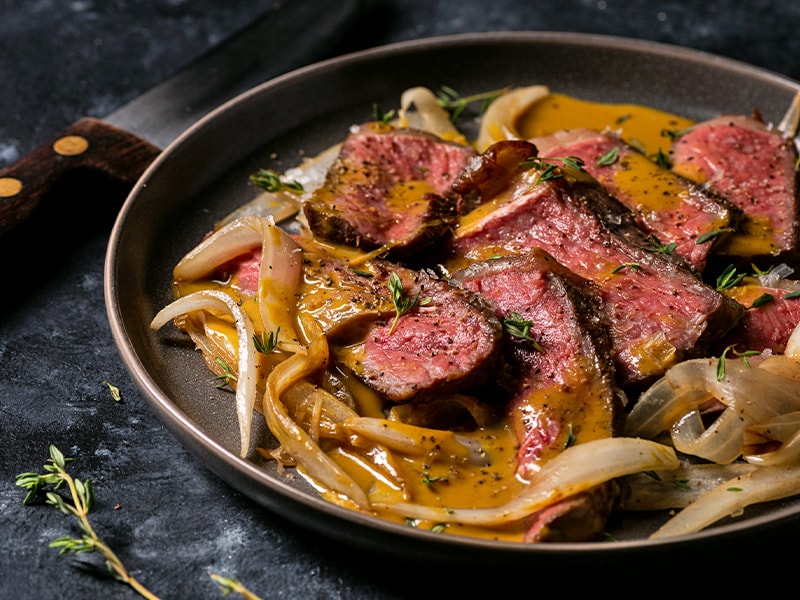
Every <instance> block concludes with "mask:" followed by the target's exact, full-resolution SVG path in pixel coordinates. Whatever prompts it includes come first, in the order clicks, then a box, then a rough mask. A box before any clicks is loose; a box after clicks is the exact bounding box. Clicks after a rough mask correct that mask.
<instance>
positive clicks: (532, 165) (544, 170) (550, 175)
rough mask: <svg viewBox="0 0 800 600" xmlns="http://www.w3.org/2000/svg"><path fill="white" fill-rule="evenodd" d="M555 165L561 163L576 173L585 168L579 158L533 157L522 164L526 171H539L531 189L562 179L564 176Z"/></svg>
mask: <svg viewBox="0 0 800 600" xmlns="http://www.w3.org/2000/svg"><path fill="white" fill-rule="evenodd" d="M555 163H561V164H562V165H563V166H565V167H568V168H570V169H574V170H576V171H580V170H582V169H583V167H584V164H585V163H584V162H583V159H581V158H578V157H577V156H552V157H549V156H548V157H546V158H544V157H538V156H531V157H530V158H528V159H527V160H525V161H523V162H521V163H520V167H522V168H524V169H536V170H537V171H539V173H538V175H537V177H536V180H535V181H534V182H533V185H532V186H531V187H535V186H536V185H538V184H540V183H542V182H544V181H550V180H553V179H560V178H561V177H563V176H564V174H563V173H562V171H561V169H560V168H559V166H558V165H557V164H555Z"/></svg>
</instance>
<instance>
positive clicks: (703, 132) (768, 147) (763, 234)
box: [670, 116, 798, 257]
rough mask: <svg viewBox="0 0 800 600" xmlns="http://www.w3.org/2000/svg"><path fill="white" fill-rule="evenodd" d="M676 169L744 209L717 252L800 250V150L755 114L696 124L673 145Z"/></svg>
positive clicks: (745, 253)
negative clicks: (799, 152)
mask: <svg viewBox="0 0 800 600" xmlns="http://www.w3.org/2000/svg"><path fill="white" fill-rule="evenodd" d="M670 153H671V162H672V169H673V171H675V172H676V173H678V174H680V175H682V176H683V177H686V178H688V179H691V180H693V181H697V182H698V183H701V184H704V185H706V186H707V187H708V188H709V189H710V190H713V191H714V192H715V193H717V194H719V195H720V196H722V197H724V198H726V199H727V200H728V201H729V202H730V203H731V204H733V205H734V206H736V207H738V208H739V209H741V211H742V212H743V213H744V219H743V221H742V224H741V226H740V229H739V231H737V232H736V233H735V234H733V235H731V236H729V237H728V238H727V239H725V240H724V241H723V243H721V244H720V245H719V247H718V248H717V249H715V252H718V253H720V254H723V255H726V256H737V257H754V256H762V255H771V256H777V255H783V254H785V253H788V252H795V251H796V250H797V242H798V222H797V221H798V198H797V193H798V192H797V172H796V170H795V163H796V161H797V150H796V148H795V146H794V144H793V142H792V141H791V140H787V139H785V138H784V137H783V136H782V135H781V134H780V133H779V132H777V131H776V130H773V129H771V128H769V127H768V126H767V125H765V124H764V123H763V122H762V121H760V120H758V119H756V118H750V117H745V116H722V117H718V118H715V119H711V120H709V121H705V122H703V123H698V124H697V125H694V126H693V127H691V128H690V129H689V130H688V131H686V132H684V133H682V134H681V135H680V137H678V138H677V141H676V142H675V143H674V144H673V146H672V149H671V151H670Z"/></svg>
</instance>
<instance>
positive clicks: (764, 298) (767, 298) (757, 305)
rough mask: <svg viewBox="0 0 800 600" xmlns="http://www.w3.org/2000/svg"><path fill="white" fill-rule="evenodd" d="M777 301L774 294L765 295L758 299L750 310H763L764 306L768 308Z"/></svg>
mask: <svg viewBox="0 0 800 600" xmlns="http://www.w3.org/2000/svg"><path fill="white" fill-rule="evenodd" d="M773 300H775V297H774V296H773V295H772V294H768V293H766V292H765V293H763V294H761V295H760V296H759V297H758V298H756V299H755V300H753V303H752V304H751V305H750V306H749V308H761V307H762V306H766V305H767V304H769V303H770V302H772V301H773Z"/></svg>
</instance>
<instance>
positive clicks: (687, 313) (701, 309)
mask: <svg viewBox="0 0 800 600" xmlns="http://www.w3.org/2000/svg"><path fill="white" fill-rule="evenodd" d="M498 143H499V144H512V145H514V146H517V145H519V144H524V143H525V142H498ZM528 146H529V148H528V152H529V153H533V154H535V152H536V149H535V147H534V146H533V145H532V144H528ZM511 151H514V152H520V153H521V151H520V150H519V149H514V148H512V149H511ZM478 168H479V167H478ZM541 174H542V171H541V170H538V169H530V170H528V171H524V172H522V173H517V174H515V175H513V176H512V177H510V179H509V181H508V182H507V187H506V188H505V189H503V190H502V191H501V192H500V193H498V194H497V195H495V196H494V197H491V198H490V197H486V196H483V202H484V204H482V205H480V206H479V207H478V208H476V209H475V210H473V211H472V213H470V214H468V215H465V216H464V217H463V218H462V219H461V220H460V223H459V226H458V228H457V229H456V230H455V234H454V236H453V238H452V240H451V241H450V243H449V248H448V255H447V257H445V258H446V261H447V264H448V266H449V268H450V269H451V270H455V269H456V268H459V267H463V266H464V265H465V264H469V263H470V262H475V261H478V260H483V259H485V258H488V257H491V256H495V255H505V254H525V253H527V252H529V251H530V250H531V249H532V248H536V247H539V248H543V249H544V250H546V251H547V252H549V253H550V254H551V255H552V256H553V257H554V258H555V259H556V260H557V261H558V262H560V263H561V264H563V265H564V266H566V267H567V268H568V269H570V270H572V271H573V272H575V273H576V274H578V275H579V276H581V277H583V278H585V279H588V280H590V281H593V282H594V283H595V284H597V286H598V288H599V294H600V297H601V298H602V300H603V307H604V312H605V315H606V318H607V321H608V322H609V324H610V334H611V340H612V347H613V355H614V361H615V364H616V367H617V370H618V374H619V376H620V378H621V382H622V383H623V385H628V384H633V383H641V382H643V381H646V380H648V379H651V378H653V377H655V376H658V375H661V374H662V373H663V372H664V370H665V369H666V368H667V367H668V366H670V365H671V364H674V362H676V361H678V360H682V359H684V358H688V357H691V356H698V355H702V354H703V353H704V352H705V351H706V350H707V349H708V348H709V346H710V345H711V343H712V342H714V341H715V340H717V339H719V338H720V337H721V336H722V335H723V334H724V333H725V332H726V331H728V330H729V329H731V328H732V327H733V326H734V325H735V323H736V322H737V321H738V320H739V318H740V317H741V315H742V312H743V309H742V307H741V306H740V305H739V304H738V303H736V302H734V301H733V300H731V299H729V298H727V297H726V296H724V295H723V294H721V293H719V292H717V291H716V290H715V289H714V288H712V287H710V286H709V285H707V284H706V283H704V282H703V281H701V280H700V279H699V278H698V277H697V276H695V275H694V274H693V273H691V272H690V271H689V270H688V269H686V268H684V267H682V266H681V265H680V264H678V263H677V262H675V261H673V260H670V258H671V257H669V256H666V255H663V254H658V253H653V252H648V251H646V250H645V249H643V247H642V245H641V244H640V243H634V242H632V240H634V239H635V234H634V233H633V232H631V231H630V227H629V226H628V223H627V222H626V218H625V212H626V211H625V210H624V208H623V207H621V206H619V203H617V202H616V201H614V200H613V198H611V197H610V196H609V195H608V194H607V193H606V192H605V191H604V190H602V189H601V188H600V187H599V186H598V185H597V184H596V182H594V180H592V181H591V182H589V181H586V180H585V179H580V178H575V177H573V176H572V175H570V174H569V173H568V172H567V171H564V172H563V173H562V175H563V176H560V177H558V176H552V174H551V177H549V178H544V177H542V176H541ZM462 175H463V177H462V178H461V181H460V188H459V189H464V188H465V187H468V181H469V178H468V177H467V174H466V173H462ZM472 180H473V181H474V182H476V183H477V182H480V177H478V176H476V177H474V178H473V179H472ZM478 195H480V193H479V194H478ZM643 237H644V234H640V238H639V240H640V241H641V239H642V238H643Z"/></svg>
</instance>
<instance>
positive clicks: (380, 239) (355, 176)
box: [303, 124, 474, 256]
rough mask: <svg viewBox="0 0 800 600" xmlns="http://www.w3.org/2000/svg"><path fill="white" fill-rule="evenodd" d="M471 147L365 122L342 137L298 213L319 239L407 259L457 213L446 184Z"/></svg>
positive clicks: (432, 240) (433, 238)
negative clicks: (319, 182)
mask: <svg viewBox="0 0 800 600" xmlns="http://www.w3.org/2000/svg"><path fill="white" fill-rule="evenodd" d="M473 155H474V151H473V150H472V149H471V148H469V147H467V146H460V145H458V144H454V143H450V142H446V141H443V140H441V139H439V138H437V137H435V136H433V135H430V134H427V133H423V132H420V131H415V130H394V129H393V130H384V129H381V128H380V127H379V126H377V125H374V124H373V125H371V126H363V127H361V128H360V129H358V130H357V131H355V132H353V133H351V134H350V135H349V136H348V137H347V139H346V140H345V141H344V143H343V145H342V148H341V150H340V153H339V156H338V158H337V159H336V160H335V161H334V164H333V165H332V166H331V168H330V169H329V171H328V174H327V177H326V181H325V184H324V185H323V186H322V187H321V188H319V189H318V190H316V191H315V192H314V194H313V197H312V198H311V200H310V201H308V202H307V203H305V205H304V207H303V213H304V216H305V218H306V221H307V223H308V226H309V228H310V229H311V231H312V232H313V233H314V235H315V236H317V237H318V238H321V239H324V240H328V241H331V242H335V243H339V244H344V245H348V246H353V247H356V248H361V249H364V250H371V249H374V248H378V247H381V246H387V247H388V248H389V249H390V250H391V251H392V252H393V254H394V255H395V256H407V255H410V254H413V253H414V252H418V251H419V250H421V249H423V248H425V247H427V246H429V245H430V244H431V243H433V242H434V241H435V240H437V239H439V238H440V237H441V236H442V234H444V233H445V232H446V231H447V230H448V228H449V227H450V225H452V223H453V219H454V217H455V210H456V207H455V201H456V199H455V197H454V196H453V195H452V194H451V192H450V187H451V184H452V182H453V180H454V178H455V176H456V174H457V173H458V172H459V170H460V169H461V168H462V167H463V166H464V164H465V163H466V162H467V160H468V159H469V158H470V157H471V156H473Z"/></svg>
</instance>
